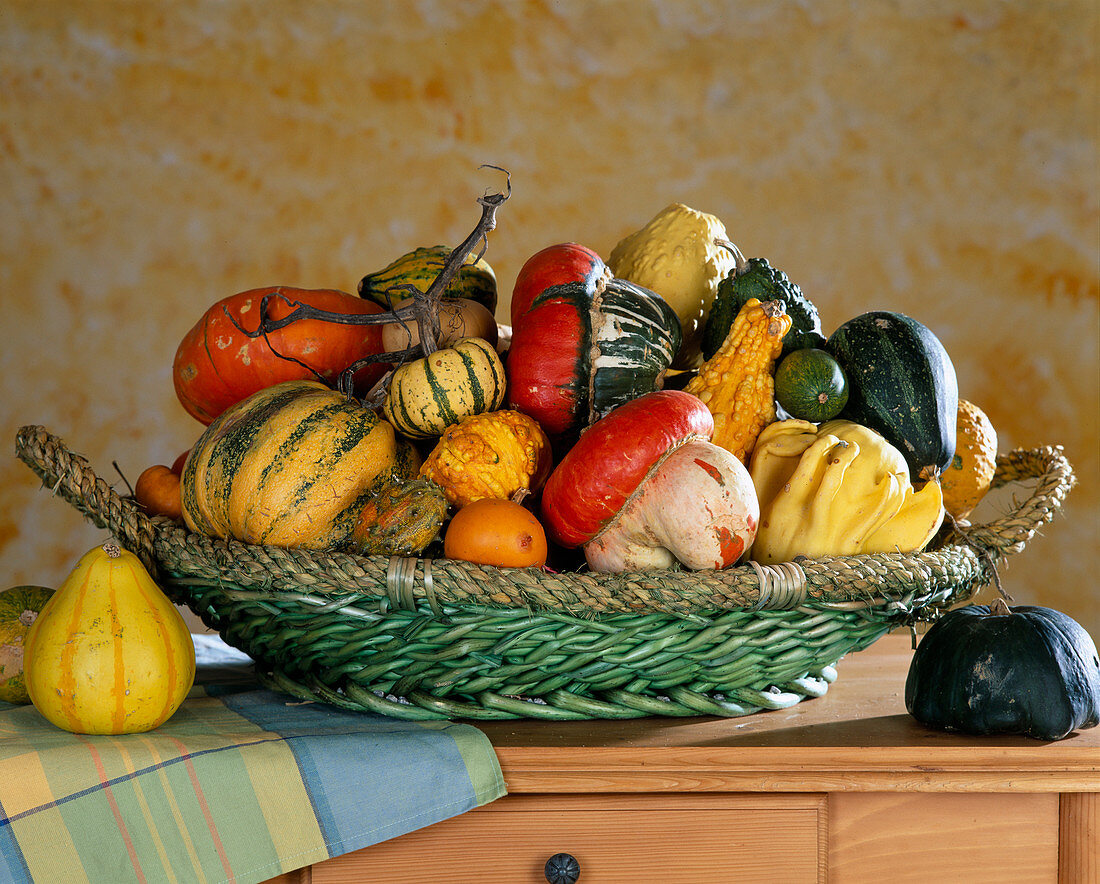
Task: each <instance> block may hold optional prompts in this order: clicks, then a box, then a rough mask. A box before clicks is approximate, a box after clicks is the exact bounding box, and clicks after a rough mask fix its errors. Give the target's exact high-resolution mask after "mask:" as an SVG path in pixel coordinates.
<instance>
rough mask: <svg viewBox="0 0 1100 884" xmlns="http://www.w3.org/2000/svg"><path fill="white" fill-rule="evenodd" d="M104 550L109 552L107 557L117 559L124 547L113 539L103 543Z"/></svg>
mask: <svg viewBox="0 0 1100 884" xmlns="http://www.w3.org/2000/svg"><path fill="white" fill-rule="evenodd" d="M103 551H104V552H105V553H106V554H107V558H109V559H117V558H118V557H119V556H121V555H122V547H120V546H119V545H118V544H117V543H115V542H114V541H113V540H108V541H107V542H106V543H105V544H103Z"/></svg>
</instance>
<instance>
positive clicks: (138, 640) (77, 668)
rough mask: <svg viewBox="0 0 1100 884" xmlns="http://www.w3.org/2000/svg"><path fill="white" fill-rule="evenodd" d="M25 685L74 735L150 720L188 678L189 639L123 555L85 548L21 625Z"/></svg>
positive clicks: (134, 729) (132, 559)
mask: <svg viewBox="0 0 1100 884" xmlns="http://www.w3.org/2000/svg"><path fill="white" fill-rule="evenodd" d="M24 646H25V663H24V666H25V670H26V683H27V692H28V693H29V694H30V698H31V702H32V703H34V706H35V708H36V709H37V710H38V711H39V712H41V713H42V715H43V716H44V717H45V718H46V719H47V720H49V721H50V722H52V723H53V724H55V725H56V726H57V727H59V728H62V729H63V730H67V731H71V732H73V733H77V734H133V733H143V732H145V731H149V730H152V729H153V728H156V727H159V726H160V725H162V724H163V723H164V722H165V721H167V720H168V719H169V718H170V717H171V716H172V715H173V714H174V713H175V712H176V710H177V709H178V708H179V706H180V704H181V703H182V702H183V700H184V698H185V697H186V696H187V693H188V691H190V690H191V685H192V684H193V682H194V680H195V645H194V642H193V640H192V638H191V634H190V632H189V631H188V629H187V625H186V624H185V623H184V621H183V617H181V616H180V613H179V611H177V610H176V608H175V606H174V605H173V604H172V602H170V601H169V600H168V598H167V597H166V596H165V595H164V593H162V592H161V591H160V589H159V588H158V587H157V585H156V584H155V583H154V582H153V578H152V577H151V576H150V575H149V572H148V571H146V570H145V567H144V566H143V565H142V564H141V560H140V559H138V557H137V556H135V555H134V554H133V553H130V552H127V551H126V550H123V549H121V548H120V547H119V546H118V545H117V544H115V543H113V542H109V543H105V544H103V546H100V547H96V548H95V549H93V550H91V551H89V552H88V553H86V554H85V555H84V556H83V557H82V558H81V559H80V561H79V562H78V563H77V565H76V568H74V569H73V572H72V573H71V574H70V575H69V576H68V578H66V580H65V582H64V583H62V584H61V586H60V587H58V589H57V591H56V592H55V593H54V595H53V597H52V598H51V599H50V601H49V602H48V603H47V604H46V606H45V607H44V608H43V609H42V612H41V613H40V614H39V615H38V618H37V619H36V620H35V621H34V625H33V626H31V628H30V630H29V632H28V633H27V637H26V641H25V644H24Z"/></svg>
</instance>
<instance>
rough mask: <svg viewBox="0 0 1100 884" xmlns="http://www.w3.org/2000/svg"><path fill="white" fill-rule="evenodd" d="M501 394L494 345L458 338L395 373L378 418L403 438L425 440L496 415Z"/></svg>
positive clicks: (500, 366) (500, 365)
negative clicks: (467, 420)
mask: <svg viewBox="0 0 1100 884" xmlns="http://www.w3.org/2000/svg"><path fill="white" fill-rule="evenodd" d="M504 389H505V376H504V365H503V363H501V361H500V357H499V356H497V352H496V349H495V348H494V347H493V345H492V344H490V343H489V342H488V341H486V340H484V339H483V338H463V339H462V340H460V341H457V342H456V343H455V344H454V345H453V346H450V347H446V348H444V349H442V350H436V351H435V352H434V353H432V355H431V356H425V357H424V358H422V359H416V360H413V361H412V362H406V363H405V364H404V365H401V366H400V367H398V368H397V370H396V371H394V373H393V377H392V378H391V379H390V389H389V395H388V396H387V397H386V402H385V404H384V405H383V406H382V413H383V414H384V415H385V417H386V420H388V421H389V422H390V423H391V424H393V425H394V427H396V428H397V429H398V430H400V431H401V432H402V433H404V434H405V435H406V436H409V437H411V438H414V439H427V438H430V437H432V436H438V435H440V434H441V433H442V432H443V431H444V430H445V429H447V427H449V426H451V425H452V424H457V423H458V422H459V421H461V420H463V419H464V418H467V417H470V416H471V415H474V414H483V413H484V412H487V411H495V410H496V409H497V408H499V407H500V405H501V403H502V402H503V401H504Z"/></svg>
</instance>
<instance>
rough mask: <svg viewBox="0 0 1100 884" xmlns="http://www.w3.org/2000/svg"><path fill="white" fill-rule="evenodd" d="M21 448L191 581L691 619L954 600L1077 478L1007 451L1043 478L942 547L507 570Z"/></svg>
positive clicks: (1003, 467) (60, 486) (1052, 461)
mask: <svg viewBox="0 0 1100 884" xmlns="http://www.w3.org/2000/svg"><path fill="white" fill-rule="evenodd" d="M16 454H17V455H18V456H19V458H20V459H21V460H23V461H24V462H25V463H26V464H27V465H28V466H29V467H30V468H31V469H32V470H33V471H34V472H35V473H36V474H37V475H38V476H39V478H40V479H41V481H42V483H43V485H44V486H45V487H47V488H49V489H51V490H52V491H53V492H54V493H55V494H58V495H59V496H61V497H62V498H63V499H65V500H66V501H68V502H69V503H70V504H71V505H73V506H74V507H75V508H76V509H78V510H79V511H80V512H82V514H83V515H84V516H85V518H87V519H88V520H89V521H91V522H92V523H93V524H96V525H97V526H99V527H103V528H107V529H108V530H110V531H111V532H112V534H114V536H115V537H116V538H117V539H118V540H119V541H120V542H121V543H122V544H123V545H124V546H126V547H127V548H128V549H130V550H131V551H132V552H134V553H135V554H136V555H138V556H139V558H141V559H142V561H143V563H144V564H145V565H146V567H148V568H149V569H150V570H151V571H152V572H153V573H154V574H155V575H157V576H163V577H164V578H165V579H167V580H168V581H170V582H171V583H172V584H173V585H175V586H176V587H179V588H183V587H186V586H187V585H201V584H207V585H209V584H210V583H211V582H213V583H217V584H219V585H225V586H231V587H234V588H239V589H242V590H257V589H259V590H264V591H269V592H296V593H309V594H313V595H316V596H318V597H320V598H324V597H328V596H333V595H343V594H355V595H362V596H365V597H368V598H370V599H373V600H377V601H378V602H379V603H380V604H382V605H383V606H386V605H393V606H398V607H412V606H415V605H417V604H420V603H427V604H429V605H430V606H431V607H432V608H433V609H436V608H437V606H438V605H440V604H451V605H475V606H482V607H521V608H528V609H533V610H545V611H559V612H562V613H566V614H570V615H582V616H590V615H595V614H600V613H614V612H634V613H643V612H661V613H669V614H678V615H682V616H691V615H693V614H699V613H705V612H712V611H716V610H729V609H751V610H756V611H778V610H790V609H793V608H798V607H801V606H805V605H816V606H831V607H837V608H842V609H853V608H857V609H858V608H874V607H882V606H886V607H888V608H890V609H891V610H894V611H898V610H902V611H904V610H906V609H913V610H915V609H918V608H920V607H922V606H924V605H928V604H934V605H935V606H936V607H940V606H946V605H949V604H951V603H953V602H954V601H958V600H959V599H960V598H961V597H965V596H967V595H969V594H970V593H971V592H972V591H973V590H974V589H976V588H978V587H980V586H982V585H987V584H988V583H990V582H992V581H995V580H996V567H997V564H998V562H999V561H1000V560H1001V559H1002V558H1003V557H1005V556H1008V555H1013V554H1016V553H1019V552H1021V551H1022V550H1023V548H1024V547H1025V546H1026V544H1027V542H1028V541H1029V540H1030V539H1031V537H1032V536H1033V535H1034V534H1035V533H1036V531H1038V529H1039V528H1041V527H1042V526H1043V525H1044V524H1046V523H1047V522H1049V521H1050V520H1051V519H1053V517H1054V515H1055V514H1056V512H1057V511H1058V510H1059V508H1060V507H1061V504H1062V502H1063V500H1064V498H1065V496H1066V495H1067V494H1068V492H1069V491H1070V489H1071V488H1072V487H1073V485H1074V484H1075V482H1076V479H1075V476H1074V473H1073V469H1072V467H1071V465H1070V464H1069V461H1068V460H1067V459H1066V457H1065V455H1064V452H1063V449H1062V447H1061V446H1045V447H1041V448H1035V449H1015V450H1013V451H1010V452H1007V453H1004V454H1001V455H998V458H997V471H996V474H995V476H994V482H993V484H994V487H996V486H1000V485H1005V484H1008V483H1010V482H1015V481H1021V480H1028V479H1037V480H1038V481H1037V483H1036V485H1035V487H1034V488H1033V489H1032V491H1031V494H1030V495H1029V496H1028V497H1027V498H1026V499H1024V500H1022V501H1021V502H1020V503H1019V504H1018V505H1017V506H1016V508H1015V509H1014V510H1013V511H1012V512H1010V513H1008V514H1006V515H1005V516H1003V517H1001V518H999V519H996V520H994V521H992V522H989V523H987V524H984V525H973V526H972V525H969V524H968V523H959V524H957V525H954V526H952V529H951V531H950V532H949V533H948V534H947V536H946V538H945V540H944V542H943V543H942V545H940V546H939V547H937V548H936V549H933V550H925V551H923V552H918V553H870V554H863V555H855V556H833V557H821V558H815V559H805V558H801V557H800V558H796V559H795V560H794V561H793V562H788V563H781V564H780V565H776V566H762V565H758V564H756V563H752V562H749V563H746V564H739V565H734V566H731V567H729V568H726V569H723V570H721V571H689V570H686V569H684V570H680V569H668V570H661V571H646V572H627V573H618V574H615V573H597V572H591V571H577V572H561V573H554V572H548V571H546V570H540V569H535V568H497V567H493V566H483V565H477V564H474V563H470V562H464V561H460V560H455V559H442V558H438V559H431V558H419V557H418V558H411V557H409V558H405V557H394V556H385V555H375V556H361V555H356V554H352V553H338V552H332V551H315V550H308V549H301V548H284V547H272V546H260V545H254V544H247V543H242V542H240V541H236V540H220V539H216V538H211V537H206V536H205V535H200V534H196V533H193V532H191V531H189V530H188V529H187V528H186V527H185V526H183V525H182V523H178V522H174V521H172V520H171V519H168V518H166V517H163V516H158V517H152V518H151V517H149V516H147V515H146V514H145V513H144V512H143V511H142V510H141V508H140V507H139V506H138V504H137V503H136V502H135V501H134V500H133V499H132V498H130V497H123V496H121V495H119V493H118V492H117V491H116V490H115V489H114V488H112V487H111V486H110V485H109V484H108V483H107V482H106V481H105V480H103V479H102V478H101V477H100V476H98V475H97V474H96V472H95V471H94V470H93V469H92V467H91V466H90V464H89V463H88V461H87V460H86V459H85V458H83V457H82V456H80V455H78V454H76V453H74V452H73V451H72V450H70V449H69V448H68V447H67V446H66V445H65V443H64V442H63V441H62V440H61V439H59V438H58V437H57V436H54V435H53V434H51V433H49V432H48V431H47V430H46V429H45V428H44V427H41V426H37V425H28V426H25V427H23V428H21V429H20V430H19V431H18V433H17V436H16Z"/></svg>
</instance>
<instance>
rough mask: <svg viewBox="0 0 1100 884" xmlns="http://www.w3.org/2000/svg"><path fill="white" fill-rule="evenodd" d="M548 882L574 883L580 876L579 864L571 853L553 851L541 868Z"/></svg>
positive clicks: (557, 883) (555, 883)
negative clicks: (544, 866)
mask: <svg viewBox="0 0 1100 884" xmlns="http://www.w3.org/2000/svg"><path fill="white" fill-rule="evenodd" d="M543 873H544V874H545V875H546V880H547V881H549V882H550V884H576V881H577V879H578V878H579V877H580V876H581V864H580V863H579V862H577V858H576V857H575V856H573V855H572V854H571V853H555V854H554V855H553V856H552V857H550V859H548V860H547V861H546V868H545V869H543Z"/></svg>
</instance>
